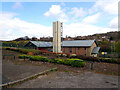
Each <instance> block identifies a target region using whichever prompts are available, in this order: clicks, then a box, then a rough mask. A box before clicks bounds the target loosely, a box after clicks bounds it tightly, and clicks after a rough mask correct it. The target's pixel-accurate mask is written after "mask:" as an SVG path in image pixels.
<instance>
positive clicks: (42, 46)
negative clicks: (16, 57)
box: [24, 40, 100, 56]
mask: <svg viewBox="0 0 120 90" xmlns="http://www.w3.org/2000/svg"><path fill="white" fill-rule="evenodd" d="M24 47H33V48H35V49H39V50H48V51H52V48H53V43H52V42H42V41H29V42H28V43H27V44H26V45H25V46H24ZM61 47H62V53H69V54H76V55H85V56H97V53H98V51H99V49H100V48H99V47H97V44H96V41H95V40H72V41H63V42H62V45H61Z"/></svg>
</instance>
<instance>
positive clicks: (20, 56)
mask: <svg viewBox="0 0 120 90" xmlns="http://www.w3.org/2000/svg"><path fill="white" fill-rule="evenodd" d="M26 56H27V55H24V54H23V55H19V56H18V57H19V58H21V59H23V58H25V57H26Z"/></svg>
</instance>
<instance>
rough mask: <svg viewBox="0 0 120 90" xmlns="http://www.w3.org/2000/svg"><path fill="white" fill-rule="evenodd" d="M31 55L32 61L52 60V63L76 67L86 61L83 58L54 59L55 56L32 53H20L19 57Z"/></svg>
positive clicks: (82, 65) (81, 65) (83, 64)
mask: <svg viewBox="0 0 120 90" xmlns="http://www.w3.org/2000/svg"><path fill="white" fill-rule="evenodd" d="M24 57H29V58H30V60H32V61H42V62H50V63H57V64H64V65H70V66H75V67H84V66H85V62H84V61H83V60H81V59H66V60H64V59H59V58H58V59H54V58H47V57H42V56H39V55H37V56H30V55H20V56H19V58H24Z"/></svg>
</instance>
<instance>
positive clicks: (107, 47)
mask: <svg viewBox="0 0 120 90" xmlns="http://www.w3.org/2000/svg"><path fill="white" fill-rule="evenodd" d="M100 50H101V52H110V51H111V49H110V46H108V45H101V47H100Z"/></svg>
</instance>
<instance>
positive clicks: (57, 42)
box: [53, 21, 63, 53]
mask: <svg viewBox="0 0 120 90" xmlns="http://www.w3.org/2000/svg"><path fill="white" fill-rule="evenodd" d="M62 29H63V23H61V22H59V21H56V22H53V52H55V53H61V52H62V51H61V36H62Z"/></svg>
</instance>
